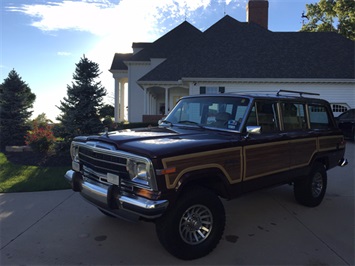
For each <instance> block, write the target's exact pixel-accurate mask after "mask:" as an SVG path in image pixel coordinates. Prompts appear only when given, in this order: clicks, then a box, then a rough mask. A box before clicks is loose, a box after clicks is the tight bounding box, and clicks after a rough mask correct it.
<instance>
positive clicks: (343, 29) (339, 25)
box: [301, 0, 355, 40]
mask: <svg viewBox="0 0 355 266" xmlns="http://www.w3.org/2000/svg"><path fill="white" fill-rule="evenodd" d="M306 8H307V12H306V17H307V19H308V22H307V23H305V24H304V25H303V26H302V29H301V31H310V32H317V31H333V32H337V33H339V34H342V35H344V36H345V37H347V38H349V39H351V40H355V1H354V0H320V1H319V2H318V3H315V4H307V5H306Z"/></svg>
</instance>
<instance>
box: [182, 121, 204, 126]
mask: <svg viewBox="0 0 355 266" xmlns="http://www.w3.org/2000/svg"><path fill="white" fill-rule="evenodd" d="M178 124H189V125H195V126H198V127H199V128H205V127H204V126H201V125H200V124H199V123H197V122H195V121H189V120H181V121H179V122H178Z"/></svg>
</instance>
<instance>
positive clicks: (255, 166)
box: [243, 100, 290, 191]
mask: <svg viewBox="0 0 355 266" xmlns="http://www.w3.org/2000/svg"><path fill="white" fill-rule="evenodd" d="M246 126H247V127H248V126H259V127H261V133H260V134H250V135H249V136H248V137H247V138H246V140H245V142H244V146H243V155H244V174H243V181H244V184H243V190H244V191H248V190H253V189H256V188H259V187H262V186H267V185H271V184H273V183H277V182H279V180H278V178H279V177H278V176H277V174H278V173H281V172H284V171H287V170H288V168H289V161H290V157H289V154H290V153H289V144H288V141H287V140H286V139H285V137H284V135H283V134H282V132H281V130H280V119H279V108H278V103H277V101H271V100H259V101H256V102H255V104H254V106H253V107H252V110H251V112H250V114H249V117H248V119H247V122H246Z"/></svg>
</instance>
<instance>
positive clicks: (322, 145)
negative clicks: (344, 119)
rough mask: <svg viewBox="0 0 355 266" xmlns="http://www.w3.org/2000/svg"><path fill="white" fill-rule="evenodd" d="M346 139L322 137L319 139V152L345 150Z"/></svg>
mask: <svg viewBox="0 0 355 266" xmlns="http://www.w3.org/2000/svg"><path fill="white" fill-rule="evenodd" d="M343 140H344V137H343V136H342V135H337V136H330V137H320V138H319V151H329V150H336V149H338V148H341V149H343V148H345V144H341V143H343Z"/></svg>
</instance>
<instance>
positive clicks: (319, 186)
mask: <svg viewBox="0 0 355 266" xmlns="http://www.w3.org/2000/svg"><path fill="white" fill-rule="evenodd" d="M322 190H323V177H322V174H321V173H319V172H317V173H316V174H315V176H314V177H313V180H312V196H313V198H318V197H319V195H320V194H321V193H322Z"/></svg>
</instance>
